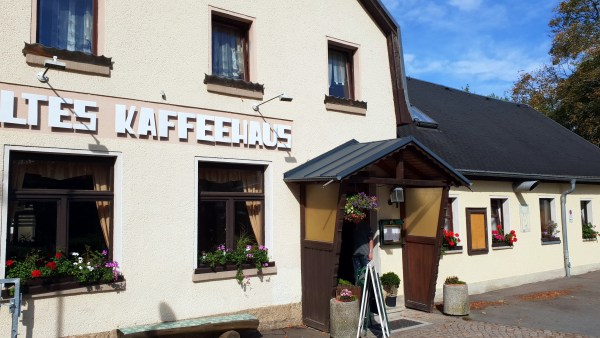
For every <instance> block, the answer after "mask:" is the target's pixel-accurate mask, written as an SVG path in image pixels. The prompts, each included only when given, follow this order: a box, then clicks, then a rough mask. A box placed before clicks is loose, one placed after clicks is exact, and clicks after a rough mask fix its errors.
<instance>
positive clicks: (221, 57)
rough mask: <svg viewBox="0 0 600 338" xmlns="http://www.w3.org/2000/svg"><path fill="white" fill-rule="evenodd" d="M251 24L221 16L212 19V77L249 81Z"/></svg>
mask: <svg viewBox="0 0 600 338" xmlns="http://www.w3.org/2000/svg"><path fill="white" fill-rule="evenodd" d="M248 30H249V24H247V23H244V22H240V21H235V20H232V19H226V18H222V17H219V16H213V18H212V75H217V76H222V77H225V78H231V79H239V80H244V81H249V76H248V75H249V74H248Z"/></svg>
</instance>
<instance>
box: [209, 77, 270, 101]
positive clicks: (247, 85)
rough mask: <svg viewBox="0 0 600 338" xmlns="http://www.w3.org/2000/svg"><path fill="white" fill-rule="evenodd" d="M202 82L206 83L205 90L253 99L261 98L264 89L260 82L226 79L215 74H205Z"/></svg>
mask: <svg viewBox="0 0 600 338" xmlns="http://www.w3.org/2000/svg"><path fill="white" fill-rule="evenodd" d="M204 83H205V84H206V90H208V91H209V92H211V93H217V94H224V95H229V96H235V97H245V98H250V99H255V100H262V99H263V96H264V91H265V89H264V86H263V85H262V84H259V83H253V82H248V81H244V80H236V79H228V78H224V77H220V76H217V75H208V74H205V75H204Z"/></svg>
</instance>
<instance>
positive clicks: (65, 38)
mask: <svg viewBox="0 0 600 338" xmlns="http://www.w3.org/2000/svg"><path fill="white" fill-rule="evenodd" d="M96 1H97V0H39V1H38V8H37V10H38V13H37V43H40V44H42V45H44V46H46V47H52V48H57V49H63V50H69V51H78V52H83V53H87V54H95V53H96V41H95V40H96V32H95V31H94V29H95V26H96V24H95V23H96V17H95V16H96V13H95V12H96V11H97V10H96V8H97V6H96Z"/></svg>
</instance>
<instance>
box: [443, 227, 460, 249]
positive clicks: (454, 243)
mask: <svg viewBox="0 0 600 338" xmlns="http://www.w3.org/2000/svg"><path fill="white" fill-rule="evenodd" d="M458 243H460V235H459V234H458V233H455V232H453V231H446V229H444V236H443V239H442V255H444V253H446V251H454V250H461V249H462V246H459V245H458Z"/></svg>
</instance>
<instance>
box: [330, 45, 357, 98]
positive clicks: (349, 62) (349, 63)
mask: <svg viewBox="0 0 600 338" xmlns="http://www.w3.org/2000/svg"><path fill="white" fill-rule="evenodd" d="M332 50H333V51H336V52H338V53H344V54H346V70H347V72H348V94H349V95H350V97H342V99H347V100H355V99H356V93H355V88H354V54H355V53H356V49H352V48H348V47H344V46H340V45H338V44H333V43H329V46H328V48H327V64H328V65H329V54H330V52H331V51H332ZM327 71H328V74H327V78H329V66H328V67H327ZM328 82H329V81H328ZM327 96H332V95H330V93H329V91H328V92H327Z"/></svg>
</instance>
